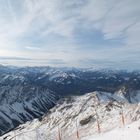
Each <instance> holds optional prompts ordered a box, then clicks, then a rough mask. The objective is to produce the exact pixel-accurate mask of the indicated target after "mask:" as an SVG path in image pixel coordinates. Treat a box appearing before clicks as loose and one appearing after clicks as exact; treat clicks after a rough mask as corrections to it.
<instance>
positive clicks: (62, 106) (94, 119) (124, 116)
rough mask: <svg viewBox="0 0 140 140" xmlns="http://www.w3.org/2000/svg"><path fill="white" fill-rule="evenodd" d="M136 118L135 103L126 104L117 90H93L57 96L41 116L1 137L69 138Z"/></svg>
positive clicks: (138, 116)
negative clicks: (51, 106)
mask: <svg viewBox="0 0 140 140" xmlns="http://www.w3.org/2000/svg"><path fill="white" fill-rule="evenodd" d="M139 119H140V104H139V103H133V104H130V103H129V102H128V101H127V100H126V99H125V98H124V97H122V96H120V94H118V95H117V94H114V95H113V94H111V93H107V92H106V93H105V92H93V93H88V94H85V95H83V96H70V97H67V98H63V99H60V100H59V102H58V103H57V105H56V106H55V107H53V108H52V109H50V110H49V112H48V113H47V114H45V115H44V116H43V117H42V119H41V120H34V121H33V122H28V123H26V124H25V125H21V126H19V127H18V128H17V129H16V130H15V131H12V132H10V133H8V134H6V135H4V136H3V137H2V138H5V139H6V140H12V139H14V138H15V136H16V139H18V140H24V139H26V140H30V139H32V140H36V139H41V140H46V139H47V140H55V139H57V138H58V137H59V136H60V137H61V138H62V139H65V140H72V139H76V137H78V136H79V137H80V138H84V137H86V136H89V135H94V134H97V133H99V132H106V131H108V130H111V129H113V128H115V127H123V125H126V124H129V123H132V122H133V121H137V120H139ZM77 134H78V136H77ZM11 138H12V139H11Z"/></svg>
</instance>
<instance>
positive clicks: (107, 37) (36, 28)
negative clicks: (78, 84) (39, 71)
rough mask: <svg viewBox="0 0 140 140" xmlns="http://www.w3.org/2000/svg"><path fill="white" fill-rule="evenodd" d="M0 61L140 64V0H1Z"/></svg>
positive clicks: (60, 63)
mask: <svg viewBox="0 0 140 140" xmlns="http://www.w3.org/2000/svg"><path fill="white" fill-rule="evenodd" d="M0 63H1V64H11V65H29V66H30V65H50V66H68V67H69V66H70V67H71V66H72V67H102V68H104V67H111V68H121V69H131V68H133V69H140V0H0Z"/></svg>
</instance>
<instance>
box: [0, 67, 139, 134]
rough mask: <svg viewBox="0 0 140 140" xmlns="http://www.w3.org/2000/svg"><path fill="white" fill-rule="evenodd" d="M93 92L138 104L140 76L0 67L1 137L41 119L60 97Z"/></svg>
mask: <svg viewBox="0 0 140 140" xmlns="http://www.w3.org/2000/svg"><path fill="white" fill-rule="evenodd" d="M92 91H103V92H107V94H108V93H109V94H110V95H111V94H114V98H118V97H117V95H118V94H120V97H122V98H121V99H120V100H122V101H123V102H130V103H139V102H140V72H127V71H112V70H91V69H90V70H84V69H75V68H52V67H21V68H18V67H6V66H1V65H0V135H3V134H4V133H6V132H8V131H10V130H11V129H13V128H15V127H16V126H18V125H19V124H22V123H25V122H27V121H31V120H33V119H34V118H40V117H41V116H42V115H44V114H45V113H46V112H47V111H48V109H49V108H52V107H53V106H54V105H55V104H56V103H57V101H58V99H59V98H61V97H65V96H69V95H82V94H84V93H88V92H92ZM118 91H119V92H118Z"/></svg>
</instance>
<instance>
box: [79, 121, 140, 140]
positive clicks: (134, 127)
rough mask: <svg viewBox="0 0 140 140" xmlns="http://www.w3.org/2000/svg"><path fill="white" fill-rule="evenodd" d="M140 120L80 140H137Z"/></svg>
mask: <svg viewBox="0 0 140 140" xmlns="http://www.w3.org/2000/svg"><path fill="white" fill-rule="evenodd" d="M139 139H140V120H138V121H136V122H133V123H132V124H129V125H127V126H125V127H123V128H116V129H113V130H112V131H109V132H106V133H102V134H100V135H99V134H98V135H93V136H89V137H85V138H82V139H81V140H139Z"/></svg>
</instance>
